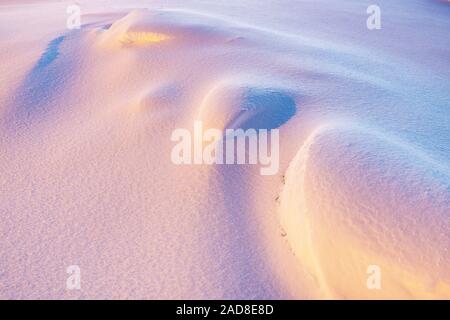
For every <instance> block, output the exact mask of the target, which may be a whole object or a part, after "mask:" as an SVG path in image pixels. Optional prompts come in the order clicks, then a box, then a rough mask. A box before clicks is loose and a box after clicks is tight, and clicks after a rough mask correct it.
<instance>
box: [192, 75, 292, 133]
mask: <svg viewBox="0 0 450 320" xmlns="http://www.w3.org/2000/svg"><path fill="white" fill-rule="evenodd" d="M296 109H297V106H296V101H295V100H294V97H293V96H292V95H290V94H289V93H287V92H285V91H284V90H283V89H274V88H268V87H264V86H260V85H254V84H248V83H246V82H239V81H222V82H219V83H218V84H217V85H215V86H214V87H213V88H212V89H210V91H209V92H208V94H207V95H206V96H205V98H204V100H203V103H202V104H201V107H200V111H199V115H198V118H199V119H200V120H202V121H203V123H204V125H205V127H208V128H217V129H220V130H225V129H229V128H233V129H237V128H242V129H250V128H253V129H269V130H270V129H274V128H278V127H280V126H281V125H283V124H284V123H286V122H287V121H288V120H289V119H290V118H291V117H292V116H294V114H295V112H296Z"/></svg>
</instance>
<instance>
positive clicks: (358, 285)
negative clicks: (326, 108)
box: [280, 123, 450, 299]
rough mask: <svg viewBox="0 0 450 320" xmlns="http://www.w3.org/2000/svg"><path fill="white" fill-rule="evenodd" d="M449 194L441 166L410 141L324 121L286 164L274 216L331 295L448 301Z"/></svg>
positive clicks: (305, 263) (449, 289)
mask: <svg viewBox="0 0 450 320" xmlns="http://www.w3.org/2000/svg"><path fill="white" fill-rule="evenodd" d="M449 190H450V178H449V175H448V172H447V171H446V168H445V167H444V166H442V165H441V164H440V163H439V162H437V161H435V160H433V159H431V158H430V157H429V156H428V155H426V154H424V153H423V152H421V151H420V150H418V149H417V148H415V147H414V146H411V145H408V144H406V143H405V142H403V141H400V140H398V139H397V138H396V137H393V136H388V135H385V134H382V133H381V132H380V131H378V130H375V129H367V127H364V129H363V128H359V127H358V126H357V125H354V124H349V123H346V124H332V125H324V126H322V127H320V128H319V129H317V130H316V131H315V132H314V133H312V134H311V135H310V137H309V138H308V139H307V141H306V142H305V143H304V145H303V146H302V147H301V149H300V150H299V152H298V153H297V155H296V157H295V158H294V160H293V161H292V162H291V164H290V166H289V168H288V170H287V173H286V184H285V186H284V189H283V191H282V194H281V198H280V201H281V203H280V219H281V224H282V227H283V228H284V230H285V231H286V233H287V237H288V241H289V244H290V246H291V248H292V250H293V251H294V253H295V255H296V256H297V258H298V260H299V261H300V263H301V264H303V265H305V266H306V267H307V268H308V269H309V270H310V272H311V274H312V275H313V276H314V277H315V278H316V280H317V282H318V284H319V285H320V287H321V288H322V289H323V290H324V291H325V292H326V293H327V295H328V296H329V297H330V298H358V299H359V298H444V297H446V298H449V297H450V274H449V273H448V261H450V251H449V248H450V238H449V237H448V235H449V234H450V212H449V209H448V208H449V207H450V193H449ZM374 266H375V267H374ZM373 268H375V269H373ZM373 270H379V271H380V273H377V277H378V275H379V276H380V278H379V279H380V280H381V282H380V285H381V287H380V290H377V288H373V287H372V289H369V287H370V286H368V284H367V281H368V279H369V278H370V276H371V275H373V274H371V272H372V271H373Z"/></svg>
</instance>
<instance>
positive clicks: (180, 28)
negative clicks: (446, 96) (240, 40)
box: [97, 9, 230, 48]
mask: <svg viewBox="0 0 450 320" xmlns="http://www.w3.org/2000/svg"><path fill="white" fill-rule="evenodd" d="M182 18H183V19H181V18H179V17H178V16H177V15H175V14H174V13H170V14H169V13H166V12H164V11H158V10H147V9H139V10H132V11H131V12H129V13H128V14H127V15H126V16H124V17H123V18H121V19H118V20H116V21H115V22H114V23H113V24H112V25H111V26H110V27H109V28H107V29H106V30H105V29H104V28H99V29H98V30H97V32H98V33H99V37H100V39H99V43H100V44H101V45H102V46H104V47H109V48H124V47H125V48H127V47H128V48H129V47H149V46H152V45H157V44H159V45H161V44H163V43H170V44H171V46H169V47H172V46H176V45H183V44H184V45H192V44H193V43H199V44H203V45H204V44H207V43H211V42H217V41H219V42H227V41H229V40H230V35H228V34H227V33H226V32H225V31H223V30H222V29H221V28H218V27H213V26H209V25H206V24H204V23H201V22H197V21H195V20H192V19H191V20H189V19H186V14H184V15H183V16H182Z"/></svg>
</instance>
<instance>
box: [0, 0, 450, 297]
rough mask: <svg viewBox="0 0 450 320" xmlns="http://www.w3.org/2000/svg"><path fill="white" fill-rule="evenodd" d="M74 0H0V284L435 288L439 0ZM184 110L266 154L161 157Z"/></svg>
mask: <svg viewBox="0 0 450 320" xmlns="http://www.w3.org/2000/svg"><path fill="white" fill-rule="evenodd" d="M78 3H79V4H80V5H81V10H82V13H83V15H82V17H81V21H82V27H81V29H79V30H76V29H75V30H69V29H67V28H66V20H67V17H68V14H67V13H66V8H67V6H68V5H72V4H73V3H72V2H69V1H2V3H1V4H0V38H1V40H2V41H1V44H0V61H1V63H0V150H1V152H0V215H1V220H0V239H1V244H0V298H4V299H19V298H28V299H29V298H38V299H46V298H47V299H112V298H121V299H164V298H167V299H323V298H327V299H328V298H331V299H340V298H354V299H355V298H356V299H366V298H367V299H371V298H402V299H410V298H438V299H446V298H447V299H448V298H449V292H450V268H449V263H450V236H449V235H450V167H449V163H450V139H449V137H450V112H449V106H450V81H449V80H450V65H449V61H448V57H449V48H450V38H449V37H448V35H447V30H449V27H450V20H449V19H448V15H449V11H450V5H449V4H448V3H446V2H438V1H431V0H411V1H406V0H396V1H392V0H390V1H387V0H380V1H377V5H378V6H380V8H381V15H382V28H381V30H368V29H367V28H366V19H367V13H366V9H367V7H368V6H369V5H371V4H372V3H371V2H369V1H356V0H343V1H331V0H317V1H308V0H299V1H294V0H278V1H266V2H264V4H262V2H260V1H256V0H244V1H242V0H241V1H224V2H217V1H201V0H189V1H178V0H167V1H133V0H117V1H112V0H111V1H110V0H103V1H101V0H94V1H81V0H80V1H78ZM243 110H247V111H250V112H249V113H248V112H247V113H244V114H243V112H242V111H243ZM196 120H201V121H203V123H204V127H205V128H208V127H211V128H217V129H220V130H223V129H224V128H225V127H228V126H232V127H245V128H247V127H258V128H266V129H271V128H278V129H279V130H280V170H279V173H278V174H277V175H275V176H261V175H260V174H259V168H258V167H257V166H250V165H240V166H238V165H231V166H214V165H213V166H210V165H192V166H189V165H187V166H177V165H175V164H174V163H172V161H171V158H170V154H171V150H172V147H173V142H172V141H171V140H170V137H171V133H172V132H173V130H175V129H178V128H192V127H193V125H194V122H195V121H196ZM71 265H78V266H79V267H80V270H81V289H80V290H68V289H67V288H66V279H67V277H68V276H69V275H68V274H67V273H66V270H67V267H69V266H71ZM370 265H377V266H379V267H380V270H381V279H382V288H381V290H369V289H368V288H367V286H366V280H367V277H368V274H367V272H366V271H367V267H368V266H370Z"/></svg>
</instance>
